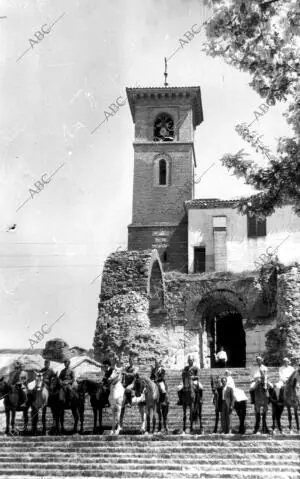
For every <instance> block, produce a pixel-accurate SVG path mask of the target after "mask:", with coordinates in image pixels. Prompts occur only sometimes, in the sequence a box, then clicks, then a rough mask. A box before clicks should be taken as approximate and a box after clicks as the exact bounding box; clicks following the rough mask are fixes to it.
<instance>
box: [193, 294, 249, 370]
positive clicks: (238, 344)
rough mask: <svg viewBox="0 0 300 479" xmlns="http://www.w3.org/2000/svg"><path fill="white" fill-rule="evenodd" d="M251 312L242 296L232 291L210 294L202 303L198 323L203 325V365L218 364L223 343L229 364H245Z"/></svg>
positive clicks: (201, 342) (198, 312) (201, 355)
mask: <svg viewBox="0 0 300 479" xmlns="http://www.w3.org/2000/svg"><path fill="white" fill-rule="evenodd" d="M246 318H247V311H246V308H245V304H244V302H243V300H242V298H239V297H237V295H236V294H235V293H233V292H232V291H228V290H216V291H213V292H211V293H209V294H207V295H206V296H205V297H204V298H202V299H201V301H200V302H199V304H198V307H197V310H196V315H195V322H197V323H198V327H199V331H200V334H199V341H200V344H199V355H200V358H199V359H200V364H201V366H202V367H217V366H218V364H217V363H216V361H215V353H217V351H218V350H219V348H220V347H221V346H223V347H224V349H225V351H226V353H227V356H228V363H227V365H228V367H245V365H246V334H245V330H244V323H245V321H246Z"/></svg>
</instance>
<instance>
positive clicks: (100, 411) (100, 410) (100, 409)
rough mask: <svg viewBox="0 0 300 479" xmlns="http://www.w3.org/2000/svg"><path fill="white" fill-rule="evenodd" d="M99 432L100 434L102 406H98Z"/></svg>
mask: <svg viewBox="0 0 300 479" xmlns="http://www.w3.org/2000/svg"><path fill="white" fill-rule="evenodd" d="M99 432H100V434H102V432H103V429H102V407H100V408H99Z"/></svg>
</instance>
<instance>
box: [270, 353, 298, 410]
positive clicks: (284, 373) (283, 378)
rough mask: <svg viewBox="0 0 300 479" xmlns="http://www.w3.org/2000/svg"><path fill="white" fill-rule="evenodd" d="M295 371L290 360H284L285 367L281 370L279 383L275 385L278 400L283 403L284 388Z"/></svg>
mask: <svg viewBox="0 0 300 479" xmlns="http://www.w3.org/2000/svg"><path fill="white" fill-rule="evenodd" d="M294 371H295V369H294V368H293V366H291V361H290V360H289V358H283V365H282V366H281V367H280V368H279V381H278V383H276V384H275V391H276V396H277V399H278V400H279V401H280V402H282V403H283V387H284V385H285V383H286V382H287V380H288V379H289V377H290V376H291V375H292V374H293V372H294Z"/></svg>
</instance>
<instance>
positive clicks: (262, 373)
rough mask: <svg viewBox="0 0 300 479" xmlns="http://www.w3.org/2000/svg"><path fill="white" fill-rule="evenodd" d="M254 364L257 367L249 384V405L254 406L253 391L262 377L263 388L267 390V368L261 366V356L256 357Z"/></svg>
mask: <svg viewBox="0 0 300 479" xmlns="http://www.w3.org/2000/svg"><path fill="white" fill-rule="evenodd" d="M256 362H257V366H256V368H255V370H254V373H253V377H252V382H251V384H250V389H249V392H250V397H251V404H254V402H255V401H254V391H255V388H256V386H257V383H258V382H259V381H260V379H261V378H262V377H264V387H265V389H267V384H268V378H267V374H268V368H267V366H265V365H264V364H263V358H262V357H261V356H257V357H256Z"/></svg>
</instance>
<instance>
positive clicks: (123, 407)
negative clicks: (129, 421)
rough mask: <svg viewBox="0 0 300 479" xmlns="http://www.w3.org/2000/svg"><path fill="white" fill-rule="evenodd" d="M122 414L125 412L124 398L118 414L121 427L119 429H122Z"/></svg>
mask: <svg viewBox="0 0 300 479" xmlns="http://www.w3.org/2000/svg"><path fill="white" fill-rule="evenodd" d="M124 414H125V400H124V401H123V403H122V407H121V415H120V427H121V429H123V421H124Z"/></svg>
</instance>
